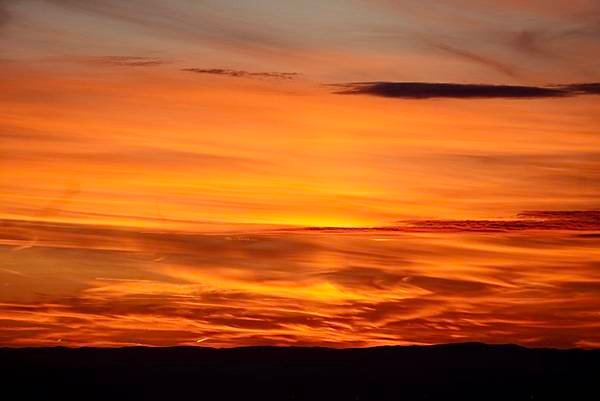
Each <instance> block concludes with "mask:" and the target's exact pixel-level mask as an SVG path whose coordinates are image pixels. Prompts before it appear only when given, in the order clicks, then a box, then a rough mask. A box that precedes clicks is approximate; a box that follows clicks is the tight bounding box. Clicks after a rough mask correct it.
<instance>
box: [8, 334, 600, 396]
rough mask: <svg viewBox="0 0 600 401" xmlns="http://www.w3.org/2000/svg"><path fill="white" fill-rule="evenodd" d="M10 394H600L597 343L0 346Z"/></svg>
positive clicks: (599, 360) (599, 364)
mask: <svg viewBox="0 0 600 401" xmlns="http://www.w3.org/2000/svg"><path fill="white" fill-rule="evenodd" d="M0 370H1V372H0V382H1V386H2V387H1V388H2V393H3V394H4V395H5V396H6V395H7V394H11V395H10V396H9V398H5V399H13V400H61V401H63V400H82V401H88V400H102V401H109V400H114V401H132V400H165V401H178V400H211V401H212V400H215V401H216V400H261V401H262V400H278V401H285V400H311V401H319V400H324V401H330V400H481V401H486V400H503V401H519V400H529V401H530V400H565V401H580V400H595V401H597V400H600V350H587V351H586V350H580V349H572V350H557V349H528V348H523V347H520V346H516V345H485V344H479V343H464V344H448V345H436V346H425V347H422V346H409V347H375V348H361V349H329V348H303V347H291V348H285V347H244V348H232V349H213V348H201V347H173V348H146V347H127V348H64V347H55V348H21V349H11V348H3V349H0Z"/></svg>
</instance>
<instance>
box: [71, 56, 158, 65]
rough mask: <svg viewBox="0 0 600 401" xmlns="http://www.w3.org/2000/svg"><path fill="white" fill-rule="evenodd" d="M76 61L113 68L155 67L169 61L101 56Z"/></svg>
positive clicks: (136, 57) (150, 58)
mask: <svg viewBox="0 0 600 401" xmlns="http://www.w3.org/2000/svg"><path fill="white" fill-rule="evenodd" d="M76 61H78V62H80V63H84V64H94V65H101V66H102V65H103V66H111V67H155V66H159V65H163V64H167V63H168V61H166V60H162V59H158V58H152V57H139V56H100V57H85V58H78V59H77V60H76Z"/></svg>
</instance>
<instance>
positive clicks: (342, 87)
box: [329, 81, 600, 99]
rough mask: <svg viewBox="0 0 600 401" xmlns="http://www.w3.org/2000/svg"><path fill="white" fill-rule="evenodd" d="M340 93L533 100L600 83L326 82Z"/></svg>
mask: <svg viewBox="0 0 600 401" xmlns="http://www.w3.org/2000/svg"><path fill="white" fill-rule="evenodd" d="M329 86H330V87H333V88H335V89H336V91H335V92H334V93H336V94H339V95H372V96H380V97H388V98H399V99H431V98H455V99H486V98H488V99H493V98H506V99H532V98H559V97H567V96H577V95H595V94H600V83H580V84H569V85H555V86H525V85H487V84H462V83H445V82H444V83H435V82H386V81H376V82H351V83H344V84H332V85H329Z"/></svg>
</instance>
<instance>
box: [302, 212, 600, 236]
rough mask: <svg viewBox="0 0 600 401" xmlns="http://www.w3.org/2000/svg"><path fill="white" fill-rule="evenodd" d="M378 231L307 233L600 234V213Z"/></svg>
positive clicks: (413, 224)
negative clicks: (534, 232)
mask: <svg viewBox="0 0 600 401" xmlns="http://www.w3.org/2000/svg"><path fill="white" fill-rule="evenodd" d="M398 223H399V224H398V225H390V226H378V227H350V228H348V227H306V228H304V230H306V231H328V232H377V231H381V232H386V231H388V232H407V233H414V232H448V233H451V232H510V231H526V230H544V231H554V230H558V231H600V211H596V210H560V211H525V212H522V213H519V214H518V215H517V218H516V219H510V220H443V219H441V220H405V221H399V222H398Z"/></svg>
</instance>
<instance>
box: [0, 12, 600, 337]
mask: <svg viewBox="0 0 600 401" xmlns="http://www.w3.org/2000/svg"><path fill="white" fill-rule="evenodd" d="M599 53H600V3H599V2H598V1H596V0H568V1H567V0H557V1H552V2H548V1H542V0H503V1H501V0H446V1H435V0H372V1H366V0H365V1H361V0H344V1H342V0H331V1H327V2H323V1H316V0H304V1H294V0H286V1H274V0H255V1H244V2H240V1H233V0H205V1H192V0H170V1H168V2H166V1H158V0H130V1H127V2H124V1H120V0H86V1H76V0H10V1H9V0H0V72H1V73H2V79H1V80H0V327H1V329H0V345H1V346H51V345H65V346H84V345H86V346H126V345H148V346H166V345H202V346H213V347H233V346H244V345H311V346H312V345H318V346H331V347H364V346H377V345H404V344H435V343H447V342H464V341H483V342H488V343H507V342H511V343H517V344H521V345H525V346H533V347H536V346H551V347H560V348H570V347H582V348H597V347H600V323H599V322H600V185H599V183H600V150H599V149H600V59H599V58H598V57H594V56H593V55H594V54H599Z"/></svg>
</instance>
